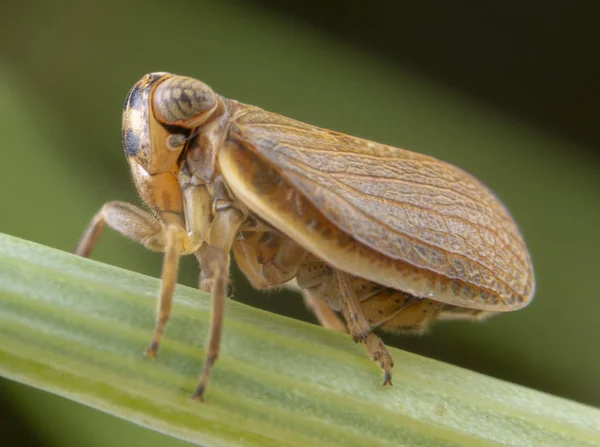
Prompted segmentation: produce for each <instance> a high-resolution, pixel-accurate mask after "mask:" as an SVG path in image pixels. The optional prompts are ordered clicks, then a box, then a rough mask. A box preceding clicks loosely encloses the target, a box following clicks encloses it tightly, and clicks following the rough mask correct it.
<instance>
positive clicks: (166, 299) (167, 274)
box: [145, 213, 189, 358]
mask: <svg viewBox="0 0 600 447" xmlns="http://www.w3.org/2000/svg"><path fill="white" fill-rule="evenodd" d="M163 219H164V220H165V227H164V230H163V233H164V239H165V245H164V253H165V256H164V258H163V267H162V272H161V276H160V279H161V282H160V296H159V299H158V307H157V310H156V313H157V317H156V326H155V327H154V334H153V335H152V341H151V342H150V346H148V348H146V351H145V352H146V355H148V356H149V357H152V358H154V357H156V352H157V351H158V348H159V346H160V342H161V340H162V337H163V334H164V332H165V327H166V325H167V321H169V317H170V316H171V307H172V304H173V293H174V292H175V284H176V283H177V272H178V270H179V257H180V256H181V253H182V252H183V251H185V249H186V248H187V247H186V245H189V239H188V235H187V232H186V231H185V228H184V227H183V222H182V221H181V218H180V217H179V216H177V215H176V214H170V213H165V215H164V216H163Z"/></svg>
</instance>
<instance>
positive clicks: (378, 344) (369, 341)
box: [365, 332, 394, 386]
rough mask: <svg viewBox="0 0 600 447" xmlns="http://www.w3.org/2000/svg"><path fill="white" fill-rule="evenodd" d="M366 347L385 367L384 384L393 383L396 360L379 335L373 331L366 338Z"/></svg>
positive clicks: (371, 355)
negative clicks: (393, 369)
mask: <svg viewBox="0 0 600 447" xmlns="http://www.w3.org/2000/svg"><path fill="white" fill-rule="evenodd" d="M365 349H366V350H367V353H368V354H369V356H370V357H371V358H372V359H373V360H374V361H375V362H377V363H379V366H381V369H383V386H387V385H390V386H391V385H392V368H393V367H394V360H393V359H392V356H391V355H390V353H389V352H388V350H387V348H386V347H385V345H384V344H383V342H382V341H381V338H379V337H378V336H377V335H375V334H374V333H373V332H371V333H370V334H369V335H367V338H366V340H365Z"/></svg>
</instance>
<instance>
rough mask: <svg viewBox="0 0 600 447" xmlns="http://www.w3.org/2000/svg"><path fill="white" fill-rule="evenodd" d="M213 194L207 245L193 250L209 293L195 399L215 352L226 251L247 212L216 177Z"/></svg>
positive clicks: (225, 278)
mask: <svg viewBox="0 0 600 447" xmlns="http://www.w3.org/2000/svg"><path fill="white" fill-rule="evenodd" d="M213 198H214V201H213V215H214V219H213V221H212V223H211V224H210V229H209V232H208V240H207V245H206V246H203V248H202V249H201V250H199V251H198V252H197V256H198V258H199V260H200V267H201V269H202V271H201V274H200V288H201V289H202V290H204V291H209V292H211V294H212V318H211V325H210V335H209V339H208V346H207V349H206V359H205V362H204V368H203V370H202V374H201V375H200V378H199V380H198V386H197V387H196V391H195V392H194V394H193V396H192V399H196V400H203V398H204V392H205V391H206V386H207V384H208V379H209V377H210V373H211V371H212V367H213V365H214V363H215V361H216V360H217V358H218V356H219V350H220V346H221V331H222V328H223V316H224V312H225V298H226V297H227V285H228V282H229V252H230V250H231V247H232V245H233V241H234V239H235V237H236V235H237V233H238V231H239V227H240V225H241V224H242V223H243V222H244V220H245V219H246V217H247V212H246V211H245V210H242V209H240V208H239V207H238V206H239V205H238V204H236V203H234V202H233V200H231V198H230V196H229V194H228V192H227V190H226V188H225V185H224V183H223V182H222V181H221V180H220V179H217V180H216V182H215V187H214V193H213Z"/></svg>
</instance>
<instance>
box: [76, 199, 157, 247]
mask: <svg viewBox="0 0 600 447" xmlns="http://www.w3.org/2000/svg"><path fill="white" fill-rule="evenodd" d="M107 224H108V226H109V227H111V228H112V229H114V230H116V231H118V232H119V233H121V234H122V235H124V236H126V237H128V238H129V239H133V240H134V241H136V242H139V243H140V244H144V245H146V242H147V241H148V240H149V239H150V238H151V237H152V236H155V235H157V234H159V233H160V232H161V230H162V228H163V225H162V224H161V222H160V221H159V220H157V219H156V218H155V217H154V216H152V215H151V214H149V213H147V212H146V211H144V210H141V209H140V208H137V207H135V206H133V205H130V204H129V203H125V202H107V203H105V204H104V205H103V206H102V208H100V210H99V211H98V212H97V213H96V215H95V216H94V218H93V219H92V221H91V222H90V223H89V225H88V226H87V228H86V230H85V232H84V233H83V235H82V236H81V239H80V240H79V242H78V244H77V248H75V254H76V255H79V256H83V257H85V258H88V257H89V256H90V255H91V253H92V250H93V249H94V247H95V246H96V243H97V242H98V239H99V238H100V235H101V234H102V231H103V230H104V227H106V225H107Z"/></svg>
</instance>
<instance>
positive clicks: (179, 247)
mask: <svg viewBox="0 0 600 447" xmlns="http://www.w3.org/2000/svg"><path fill="white" fill-rule="evenodd" d="M106 225H108V226H109V227H111V228H112V229H114V230H116V231H118V232H119V233H121V234H123V235H124V236H126V237H128V238H130V239H133V240H134V241H136V242H139V243H140V244H143V245H145V246H146V247H148V248H150V249H151V250H155V251H160V252H164V254H165V257H164V260H163V268H162V273H161V288H160V296H159V300H158V307H157V311H156V314H157V318H156V326H155V328H154V334H153V336H152V341H151V343H150V346H149V347H148V348H147V349H146V351H145V352H146V354H147V355H148V356H150V357H155V356H156V352H157V351H158V347H159V346H160V342H161V340H162V337H163V334H164V331H165V326H166V324H167V321H168V320H169V317H170V315H171V307H172V303H173V293H174V291H175V284H176V282H177V270H178V268H179V256H180V255H181V254H182V253H186V252H189V250H190V249H191V250H195V248H194V247H193V246H192V244H190V240H189V237H188V234H187V232H186V229H185V228H184V226H183V221H182V220H181V217H179V215H178V214H177V213H171V212H162V213H160V219H157V218H155V217H154V216H152V215H151V214H149V213H147V212H145V211H144V210H141V209H139V208H137V207H135V206H133V205H130V204H129V203H124V202H107V203H105V204H104V205H103V206H102V208H100V210H99V211H98V212H97V213H96V215H95V216H94V218H93V219H92V221H91V222H90V224H89V225H88V227H87V229H86V230H85V232H84V233H83V236H82V237H81V239H80V240H79V243H78V244H77V248H76V249H75V254H77V255H79V256H84V257H89V256H90V254H91V253H92V250H93V249H94V247H95V245H96V243H97V242H98V239H99V238H100V235H101V233H102V231H103V230H104V228H105V227H106Z"/></svg>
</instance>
